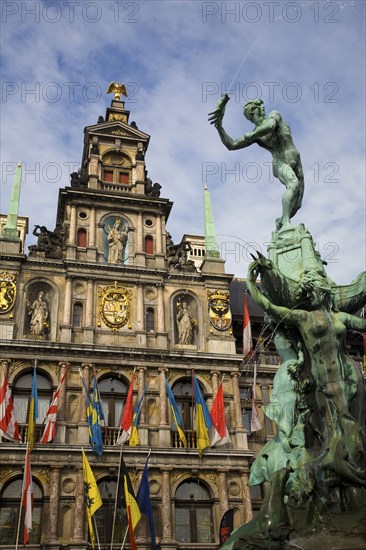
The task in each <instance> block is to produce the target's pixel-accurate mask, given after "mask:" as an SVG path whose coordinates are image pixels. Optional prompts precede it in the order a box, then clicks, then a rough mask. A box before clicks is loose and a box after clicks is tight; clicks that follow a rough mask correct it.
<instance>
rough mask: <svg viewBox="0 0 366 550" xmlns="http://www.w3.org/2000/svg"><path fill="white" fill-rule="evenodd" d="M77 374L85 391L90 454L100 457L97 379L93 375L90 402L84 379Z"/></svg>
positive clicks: (100, 441)
mask: <svg viewBox="0 0 366 550" xmlns="http://www.w3.org/2000/svg"><path fill="white" fill-rule="evenodd" d="M79 374H80V378H81V381H82V383H83V386H84V390H85V399H86V415H87V421H88V427H89V442H90V445H91V448H92V452H93V453H95V454H97V455H98V456H100V455H102V454H103V437H102V426H101V424H100V422H101V417H100V410H101V406H100V401H99V394H98V385H97V379H96V376H95V375H94V383H93V399H92V401H91V400H90V396H89V390H88V388H87V387H86V385H85V382H84V378H83V376H82V373H81V370H80V369H79ZM102 415H103V413H102ZM103 418H104V416H103Z"/></svg>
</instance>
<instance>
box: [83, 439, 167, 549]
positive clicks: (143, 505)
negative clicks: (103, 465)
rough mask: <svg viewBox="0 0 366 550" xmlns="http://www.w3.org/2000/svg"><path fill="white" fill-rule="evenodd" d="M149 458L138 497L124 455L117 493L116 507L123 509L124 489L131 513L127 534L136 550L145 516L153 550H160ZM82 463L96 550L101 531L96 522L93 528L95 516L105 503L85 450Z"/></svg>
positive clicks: (129, 512)
mask: <svg viewBox="0 0 366 550" xmlns="http://www.w3.org/2000/svg"><path fill="white" fill-rule="evenodd" d="M149 456H150V453H149V455H148V457H147V459H146V462H145V466H144V470H143V473H142V477H141V481H140V484H139V487H138V490H137V493H136V496H135V493H134V490H133V486H132V483H131V479H130V476H129V473H128V470H127V467H126V465H125V463H124V460H123V456H122V452H121V458H120V468H119V475H118V481H119V484H118V485H119V486H117V490H116V506H121V505H122V502H121V499H119V498H118V496H119V495H120V494H121V491H120V487H123V494H124V502H125V507H126V512H127V523H128V526H127V530H128V533H129V537H130V544H131V548H132V550H137V546H136V541H135V535H134V531H135V528H136V526H137V524H138V522H139V521H140V519H141V516H142V515H145V516H147V518H148V523H149V529H150V539H151V549H152V550H157V546H156V539H155V529H154V519H153V512H152V507H151V500H150V488H149V478H148V460H149ZM82 460H83V474H84V487H85V501H86V513H87V519H88V526H89V533H90V541H91V544H92V548H94V546H95V540H96V539H97V540H98V531H97V529H96V523H95V522H94V525H93V515H94V514H95V512H96V511H97V510H99V508H100V507H101V506H102V505H103V501H102V498H101V496H100V493H99V489H98V484H97V482H96V481H95V477H94V474H93V471H92V469H91V467H90V464H89V462H88V459H87V457H86V454H85V453H84V449H83V450H82ZM113 523H114V522H113ZM94 528H95V529H94ZM113 531H114V529H113ZM112 540H113V532H112Z"/></svg>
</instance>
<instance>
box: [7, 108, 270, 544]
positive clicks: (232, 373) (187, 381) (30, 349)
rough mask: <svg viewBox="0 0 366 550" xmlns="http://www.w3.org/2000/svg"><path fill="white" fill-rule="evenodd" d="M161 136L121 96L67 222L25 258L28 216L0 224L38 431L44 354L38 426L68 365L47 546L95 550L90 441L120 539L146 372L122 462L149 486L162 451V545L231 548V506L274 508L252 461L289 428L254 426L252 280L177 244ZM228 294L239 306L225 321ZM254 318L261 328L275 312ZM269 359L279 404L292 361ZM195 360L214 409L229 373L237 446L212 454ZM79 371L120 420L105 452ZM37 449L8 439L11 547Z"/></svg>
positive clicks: (103, 536) (19, 363) (21, 417)
mask: <svg viewBox="0 0 366 550" xmlns="http://www.w3.org/2000/svg"><path fill="white" fill-rule="evenodd" d="M149 139H150V137H149V135H148V134H146V133H145V132H143V131H141V130H140V129H139V128H138V127H137V126H136V124H135V123H133V122H132V123H130V122H129V112H128V111H127V110H126V109H125V107H124V103H123V102H122V101H119V100H116V99H115V100H112V103H111V106H110V107H109V108H107V111H106V116H105V118H103V117H99V120H98V122H97V124H93V125H91V126H87V127H86V128H85V136H84V150H83V155H82V162H81V169H80V170H79V172H78V173H74V174H72V175H71V185H70V186H67V187H65V188H62V189H60V191H59V202H58V210H57V216H56V221H55V230H54V231H49V230H48V229H47V228H46V227H43V226H40V227H38V226H37V227H36V228H35V230H34V234H35V235H36V236H37V237H38V242H37V244H36V245H33V246H31V247H30V249H29V253H28V255H26V254H25V252H24V240H25V236H26V232H27V220H26V218H18V220H17V224H16V225H15V227H17V236H16V238H14V234H13V236H11V235H10V237H9V234H8V235H6V234H5V229H4V223H3V221H4V219H5V218H1V220H0V221H1V222H2V226H1V234H0V257H1V270H3V271H2V274H0V278H1V281H0V284H1V283H2V282H5V284H4V285H3V287H4V288H5V287H6V288H7V289H8V288H10V286H9V285H10V284H12V285H13V287H12V288H13V289H15V290H14V291H13V294H11V293H9V292H10V291H9V290H7V292H8V293H7V294H6V293H5V294H3V295H2V299H3V301H4V303H5V302H6V304H7V307H5V306H4V307H3V308H2V309H0V338H1V351H0V359H1V365H2V368H3V369H4V370H5V372H6V373H7V376H8V379H9V384H10V387H11V389H12V395H13V400H14V406H15V409H16V413H17V418H18V422H19V423H20V427H21V434H22V437H23V439H24V438H25V432H26V413H27V402H28V399H29V395H30V388H31V380H32V369H33V364H34V361H35V359H36V360H37V385H38V397H39V405H40V415H39V419H38V422H39V424H37V433H38V435H39V434H40V433H41V431H42V422H43V419H44V415H45V412H46V410H47V407H48V404H49V402H50V399H51V397H52V393H53V391H54V390H55V389H56V388H57V386H58V384H59V381H60V379H61V377H62V376H63V374H64V373H65V371H66V369H67V367H69V368H68V371H67V376H66V382H65V384H64V385H63V386H62V389H61V392H60V396H59V405H60V408H59V414H58V431H57V437H56V440H55V441H54V442H53V443H50V444H46V445H42V444H40V443H39V442H38V443H36V445H35V448H34V450H33V452H32V454H31V464H32V474H33V482H34V489H35V500H34V512H33V531H32V534H31V542H32V543H33V544H35V545H38V547H39V545H42V547H44V548H53V549H56V548H61V546H62V548H63V549H66V548H75V549H79V548H80V549H82V548H87V546H88V542H87V541H88V531H87V522H86V514H85V502H84V497H83V491H84V487H83V473H82V462H81V447H82V446H83V447H84V449H85V451H86V452H87V456H88V459H89V462H90V465H91V467H92V469H93V472H94V475H95V477H96V480H97V483H98V486H99V489H100V493H101V496H102V499H103V507H102V508H100V509H99V510H98V512H97V513H96V520H97V525H98V534H99V539H100V544H101V546H102V547H104V548H109V547H110V540H111V530H112V519H113V506H114V496H115V492H116V485H117V473H118V464H119V456H120V448H119V447H118V446H115V445H114V444H115V441H116V437H117V433H118V424H119V421H120V417H121V411H122V409H123V405H124V403H125V400H126V396H127V390H128V387H129V384H130V381H131V377H132V373H133V371H134V370H135V371H136V377H135V389H134V405H136V403H137V401H138V398H139V397H140V396H141V395H142V392H143V390H144V387H145V385H146V384H147V383H149V385H148V389H147V393H146V397H145V399H144V401H143V404H142V410H141V416H140V421H139V427H138V431H139V436H140V442H141V444H140V445H139V446H137V447H129V446H125V447H124V450H123V457H124V461H125V463H126V465H127V467H128V468H129V471H130V472H131V479H132V482H133V484H134V486H135V489H136V488H137V485H138V482H139V479H140V477H141V474H142V471H143V467H144V464H145V460H146V457H147V454H148V451H149V449H151V456H150V460H149V482H150V490H151V500H152V506H153V511H154V519H155V528H156V535H157V540H158V541H159V544H160V548H161V549H162V550H173V549H181V550H183V549H188V548H190V549H204V548H206V549H207V550H208V549H210V550H211V549H214V548H219V544H218V541H219V538H218V536H219V525H220V519H221V517H222V514H223V513H224V512H225V511H226V510H227V509H228V508H229V507H233V508H234V511H235V513H234V521H235V525H236V526H238V525H240V524H242V523H243V522H246V521H248V520H250V519H251V518H252V514H253V509H254V510H255V509H257V508H258V507H259V503H260V499H261V494H260V492H258V491H252V495H251V492H250V491H249V488H248V486H247V481H248V474H249V467H250V462H251V461H252V460H253V456H254V454H255V452H256V450H257V449H258V448H259V447H260V445H261V444H263V442H264V441H266V440H267V439H268V438H270V437H272V436H273V433H274V432H273V426H272V424H271V423H270V422H269V421H265V423H264V428H263V430H262V431H261V432H258V433H256V434H254V435H249V431H248V428H249V425H250V403H251V402H250V386H251V382H252V370H251V367H250V366H247V367H244V371H243V363H242V356H241V355H240V352H241V349H240V343H239V341H240V331H241V311H242V303H243V295H242V291H243V285H241V284H240V282H238V281H237V282H234V283H232V275H229V274H226V273H225V270H224V262H223V261H222V260H221V259H220V258H218V257H215V256H210V255H208V254H204V248H203V239H202V237H194V236H192V235H189V234H187V235H185V236H184V238H183V239H182V242H181V243H180V244H179V245H176V244H174V243H173V242H172V240H171V237H170V235H169V233H168V231H167V229H166V225H167V222H168V218H169V215H170V212H171V208H172V203H171V202H170V201H169V200H168V199H167V198H163V197H162V196H161V195H162V194H163V193H161V186H160V185H159V184H157V183H152V181H151V180H150V179H149V177H148V175H147V171H146V166H145V153H146V150H147V148H148V144H149ZM190 243H192V244H190ZM200 258H201V260H202V261H201V262H199V259H200ZM10 281H12V283H10ZM230 284H231V288H232V293H233V292H234V295H235V299H234V302H233V301H232V308H231V311H232V313H233V315H234V322H231V317H230V315H231V314H230V308H229V301H228V300H229V290H230ZM233 285H234V286H233ZM215 300H216V301H217V300H219V301H220V300H221V305H222V304H224V305H225V306H226V313H225V318H224V317H222V315H221V314H220V310H219V309H218V308H217V307H215ZM216 305H217V304H216ZM252 313H253V321H254V326H255V328H257V330H256V331H257V333H258V332H259V330H260V328H261V324H262V317H261V313H260V312H259V311H257V310H255V309H253V310H252ZM235 337H237V341H236V339H235ZM237 352H238V353H237ZM259 357H260V362H259V365H258V369H259V373H260V374H259V378H258V387H257V397H258V403H259V404H260V403H261V402H262V401H263V402H264V403H265V402H268V400H269V395H270V391H271V383H272V379H273V375H274V373H275V371H276V365H277V364H278V361H277V356H276V355H275V353H274V352H273V351H269V352H267V351H264V350H263V352H262V353H261V354H260V356H259ZM192 369H193V370H194V372H195V375H196V377H197V379H198V381H199V384H200V387H201V390H202V393H203V395H204V397H205V399H206V401H207V403H208V406H209V408H210V407H211V405H212V401H213V399H214V397H215V395H216V392H217V390H218V387H219V384H220V382H221V380H222V378H223V377H224V382H223V387H224V395H225V411H226V420H227V425H228V428H229V431H230V435H231V439H232V445H231V446H230V447H215V448H211V449H207V450H206V451H205V452H204V454H203V457H202V458H201V459H200V458H199V456H198V451H197V448H196V437H195V432H194V425H193V419H192V382H191V373H192ZM79 371H81V373H82V377H83V379H84V381H85V384H86V385H87V386H88V387H90V388H91V385H92V376H93V374H94V373H95V374H96V377H97V380H98V383H99V388H100V392H101V397H102V402H103V407H104V412H105V416H106V423H107V426H108V429H106V430H104V436H103V437H104V452H103V455H102V456H101V457H97V456H95V455H92V453H91V452H90V445H89V443H88V426H87V419H86V401H85V392H84V391H83V387H82V383H81V379H80V375H79ZM243 372H244V374H242V373H243ZM164 375H165V377H166V378H167V380H168V382H169V384H170V386H171V388H172V390H173V393H174V395H175V398H176V402H177V405H178V408H179V409H180V411H181V413H182V418H183V423H184V429H185V433H186V436H187V441H188V448H183V447H182V445H181V443H180V441H179V437H178V432H177V431H176V427H175V425H174V422H173V420H172V418H171V413H170V407H169V402H168V400H167V394H166V386H165V382H164ZM24 456H25V444H24V443H19V444H18V443H13V442H10V441H8V440H6V439H3V440H2V441H1V443H0V499H1V505H0V506H1V507H0V546H1V545H9V544H10V545H13V544H14V542H15V536H16V525H17V517H18V512H19V502H20V494H21V484H22V470H23V465H24ZM251 497H252V498H251ZM252 499H253V501H252ZM125 528H126V517H125V515H124V514H123V510H122V511H119V513H118V515H117V525H116V529H115V543H116V547H118V548H120V546H121V542H122V540H123V536H124V532H125ZM136 535H137V544H138V548H139V549H145V550H148V549H150V548H151V545H150V542H149V538H148V527H147V523H146V521H145V520H142V521H141V522H140V524H139V526H138V528H137V531H136ZM129 547H130V546H129V544H128V543H127V544H126V548H129Z"/></svg>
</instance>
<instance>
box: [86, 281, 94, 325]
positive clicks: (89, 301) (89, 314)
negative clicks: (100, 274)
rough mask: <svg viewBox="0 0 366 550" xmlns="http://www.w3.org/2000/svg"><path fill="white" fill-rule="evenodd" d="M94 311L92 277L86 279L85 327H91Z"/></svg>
mask: <svg viewBox="0 0 366 550" xmlns="http://www.w3.org/2000/svg"><path fill="white" fill-rule="evenodd" d="M93 309H94V277H87V289H86V311H85V325H86V326H87V327H92V326H93V325H94V323H93Z"/></svg>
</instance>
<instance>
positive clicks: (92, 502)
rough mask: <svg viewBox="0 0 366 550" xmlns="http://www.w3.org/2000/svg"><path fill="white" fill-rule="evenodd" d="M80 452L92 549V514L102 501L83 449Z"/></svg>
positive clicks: (93, 543)
mask: <svg viewBox="0 0 366 550" xmlns="http://www.w3.org/2000/svg"><path fill="white" fill-rule="evenodd" d="M81 452H82V455H83V472H84V489H85V502H86V514H87V517H88V525H89V533H90V541H91V544H92V548H94V545H95V534H94V528H93V521H92V517H93V514H95V512H96V511H97V510H98V508H100V507H101V506H102V504H103V502H102V499H101V498H100V493H99V489H98V485H97V482H96V481H95V477H94V474H93V472H92V469H91V467H90V464H89V462H88V459H87V458H86V455H85V453H84V449H82V451H81Z"/></svg>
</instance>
